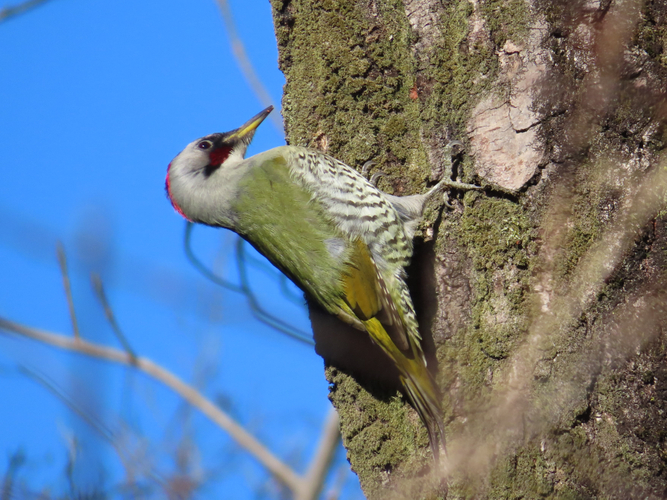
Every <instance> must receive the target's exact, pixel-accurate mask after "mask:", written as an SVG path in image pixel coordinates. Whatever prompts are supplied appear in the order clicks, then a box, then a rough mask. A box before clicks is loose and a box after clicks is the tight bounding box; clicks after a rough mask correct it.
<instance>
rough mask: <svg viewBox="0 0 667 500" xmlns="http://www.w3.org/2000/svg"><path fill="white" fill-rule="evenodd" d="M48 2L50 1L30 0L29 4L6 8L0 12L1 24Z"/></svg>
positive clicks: (24, 3)
mask: <svg viewBox="0 0 667 500" xmlns="http://www.w3.org/2000/svg"><path fill="white" fill-rule="evenodd" d="M48 1H49V0H28V1H27V2H23V3H20V4H18V5H14V6H13V7H5V8H4V9H2V10H0V23H2V22H4V21H7V20H8V19H9V18H10V17H16V16H18V15H19V14H23V13H25V12H27V11H29V10H32V9H34V8H35V7H39V6H40V5H42V4H45V3H46V2H48Z"/></svg>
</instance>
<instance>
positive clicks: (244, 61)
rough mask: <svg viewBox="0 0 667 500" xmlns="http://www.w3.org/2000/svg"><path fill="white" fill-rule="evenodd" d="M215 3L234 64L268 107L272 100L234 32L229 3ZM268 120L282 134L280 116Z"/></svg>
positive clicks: (221, 1) (276, 114) (271, 116)
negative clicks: (236, 64) (218, 8)
mask: <svg viewBox="0 0 667 500" xmlns="http://www.w3.org/2000/svg"><path fill="white" fill-rule="evenodd" d="M217 2H218V7H220V12H221V13H222V19H223V21H224V22H225V28H226V29H227V36H229V44H230V45H231V46H232V52H233V54H234V57H235V58H236V62H237V63H238V65H239V68H240V69H241V72H242V73H243V76H244V77H245V79H246V80H247V81H248V85H250V88H251V89H252V90H253V92H254V93H255V95H256V96H257V98H258V99H259V101H260V102H261V103H262V106H265V107H268V106H269V105H272V104H274V102H273V99H271V96H270V95H269V92H268V91H267V90H266V87H264V85H263V84H262V82H261V80H260V79H259V77H258V76H257V73H256V72H255V68H254V67H253V65H252V63H251V62H250V58H249V57H248V54H247V53H246V50H245V46H244V45H243V41H242V40H241V38H240V37H239V35H238V32H237V31H236V23H235V22H234V16H232V10H231V9H230V7H229V3H228V2H227V0H217ZM269 119H270V120H271V123H273V125H274V126H275V127H276V129H277V130H278V132H280V133H281V134H283V133H284V128H283V120H282V118H281V116H280V113H272V114H271V115H269Z"/></svg>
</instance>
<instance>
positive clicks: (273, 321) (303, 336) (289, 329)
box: [184, 222, 314, 345]
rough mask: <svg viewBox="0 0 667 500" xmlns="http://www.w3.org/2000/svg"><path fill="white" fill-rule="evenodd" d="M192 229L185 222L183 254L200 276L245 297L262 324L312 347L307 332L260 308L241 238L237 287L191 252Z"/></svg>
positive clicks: (190, 224) (238, 250)
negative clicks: (251, 285)
mask: <svg viewBox="0 0 667 500" xmlns="http://www.w3.org/2000/svg"><path fill="white" fill-rule="evenodd" d="M193 229H194V224H193V223H191V222H187V223H186V226H185V237H184V246H185V254H186V256H187V258H188V260H189V261H190V263H191V264H192V265H193V266H194V267H195V268H196V269H197V270H198V271H199V272H200V273H201V274H203V275H204V276H205V277H206V278H207V279H209V280H210V281H212V282H213V283H215V284H217V285H220V286H222V287H224V288H226V289H228V290H231V291H232V292H236V293H241V294H243V295H245V296H246V298H247V300H248V304H249V306H250V310H251V311H252V314H253V316H254V317H255V318H257V319H258V320H259V321H261V322H262V323H264V324H266V325H268V326H270V327H271V328H274V329H276V330H278V331H279V332H281V333H284V334H285V335H287V336H288V337H291V338H293V339H295V340H299V341H301V342H303V343H305V344H308V345H314V342H313V339H312V337H311V336H310V335H309V334H308V333H307V332H304V331H303V330H300V329H298V328H296V327H294V326H292V325H290V324H289V323H287V322H285V321H283V320H281V319H280V318H277V317H275V316H273V315H272V314H270V313H268V312H267V311H265V310H264V308H262V306H261V305H260V303H259V301H258V300H257V297H256V296H255V294H254V292H253V291H252V288H251V287H250V283H249V281H248V275H247V272H246V260H247V258H246V253H245V250H244V246H243V245H244V242H243V239H242V238H240V237H238V239H237V242H236V263H237V266H238V269H239V277H240V280H241V285H240V286H239V285H237V284H235V283H232V282H230V281H227V280H226V279H224V278H221V277H219V276H217V275H216V274H215V273H213V272H212V271H211V270H209V269H208V268H207V267H206V266H205V265H204V264H203V263H202V262H201V261H200V260H199V259H198V258H197V256H196V255H195V254H194V252H193V251H192V244H191V240H192V230H193Z"/></svg>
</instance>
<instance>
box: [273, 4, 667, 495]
mask: <svg viewBox="0 0 667 500" xmlns="http://www.w3.org/2000/svg"><path fill="white" fill-rule="evenodd" d="M272 5H273V12H274V20H275V28H276V34H277V40H278V47H279V52H280V67H281V69H282V70H283V72H284V73H285V76H286V80H287V84H286V87H285V95H284V100H283V113H284V117H285V123H286V131H287V137H288V141H289V143H291V144H298V145H304V146H309V147H315V148H319V149H321V150H323V151H326V152H328V153H330V154H332V155H333V156H335V157H337V158H339V159H341V160H343V161H345V162H346V163H348V164H350V165H352V166H355V167H356V168H361V166H362V165H363V164H364V163H365V162H366V161H368V160H374V161H375V162H376V163H375V166H374V167H372V169H371V171H374V170H381V171H382V172H384V173H385V174H386V176H385V177H383V178H382V179H381V180H380V184H379V186H380V188H382V189H383V190H385V191H387V192H390V193H395V194H412V193H417V192H423V191H424V189H425V188H426V186H427V185H430V184H432V183H433V182H434V181H435V180H436V179H437V178H439V177H440V176H441V175H452V174H453V175H454V176H455V177H459V178H460V179H461V180H463V181H465V182H477V183H481V184H482V185H483V186H484V187H485V191H484V192H482V193H473V192H469V193H458V192H453V193H451V196H450V200H449V201H450V205H449V206H446V205H445V203H444V202H443V201H442V200H436V201H435V202H434V203H432V204H431V206H430V207H429V209H428V210H427V213H426V217H425V222H424V224H423V226H422V230H421V233H420V235H419V238H418V241H417V249H416V253H415V258H414V263H413V265H412V268H411V270H410V272H411V276H412V283H411V287H412V290H413V296H414V297H415V299H416V303H417V307H418V309H419V310H418V313H419V316H420V325H421V330H422V333H423V335H424V337H426V343H427V349H430V351H431V356H432V359H433V360H434V361H435V360H437V363H435V362H433V363H431V366H434V365H435V366H437V380H438V383H439V385H440V387H441V388H442V391H443V402H444V408H445V413H446V421H445V423H446V426H447V427H446V428H447V434H448V456H447V458H446V459H445V460H443V463H442V464H440V466H439V467H433V465H432V464H431V463H430V461H429V457H430V454H429V450H428V443H427V437H426V432H425V431H424V429H423V427H422V426H421V423H420V422H419V419H418V418H417V416H416V413H415V412H414V410H412V409H411V408H410V407H409V406H408V405H406V404H405V402H404V399H403V398H402V397H401V396H400V394H398V393H397V392H396V390H395V389H394V388H392V386H391V385H390V384H386V383H384V382H376V381H374V377H373V376H371V375H369V374H368V373H366V374H364V373H361V374H359V373H356V372H355V370H354V368H353V367H349V366H347V365H346V363H345V357H346V355H347V354H346V353H345V352H342V353H338V357H336V356H328V357H329V359H328V360H327V364H326V376H327V379H328V380H329V382H330V384H331V393H330V397H331V400H332V402H333V404H334V405H335V406H336V408H337V409H338V411H339V413H340V417H341V425H342V429H341V430H342V434H343V439H344V444H345V447H346V448H347V451H348V458H349V460H350V463H351V464H352V468H353V469H354V470H355V471H356V473H357V474H358V475H359V478H360V481H361V485H362V487H363V489H364V492H365V493H366V495H367V496H368V497H369V498H383V499H384V498H393V497H396V498H485V497H488V498H538V497H547V498H549V497H558V498H640V497H641V498H663V497H665V496H667V478H666V477H665V472H666V465H667V442H666V441H665V439H666V438H667V420H666V416H667V414H666V413H665V412H666V411H667V361H666V359H665V355H666V353H667V339H666V338H665V329H664V326H663V325H664V324H666V323H665V320H667V307H666V306H665V304H666V303H667V297H666V296H667V293H666V292H667V290H666V288H667V286H666V285H665V283H667V272H666V267H667V225H666V215H665V192H666V186H667V183H666V181H665V178H666V177H667V166H666V164H665V162H664V161H663V155H662V153H661V150H662V149H663V148H664V145H665V140H666V139H667V136H666V135H665V128H664V121H665V118H666V117H667V102H666V100H665V94H664V90H665V89H666V88H667V50H666V49H667V0H653V1H649V0H647V1H645V2H640V1H638V0H552V1H547V0H532V1H528V0H403V1H401V0H272ZM452 139H458V140H460V141H462V142H464V144H465V152H464V153H463V154H462V155H461V156H460V161H459V162H458V164H457V165H456V168H455V169H454V170H455V171H454V172H453V173H452V172H448V171H447V158H446V155H445V152H444V146H445V145H446V144H447V143H448V142H449V141H450V140H452ZM316 330H317V328H316ZM316 335H317V331H316ZM358 336H359V334H358V333H357V337H358ZM341 342H343V341H341ZM318 350H319V351H320V352H322V351H323V348H322V345H320V346H318ZM355 350H356V349H355ZM371 350H372V349H371ZM324 354H325V355H326V352H324ZM372 355H373V354H372V353H371V354H369V356H372ZM341 358H342V359H341ZM373 369H375V368H373Z"/></svg>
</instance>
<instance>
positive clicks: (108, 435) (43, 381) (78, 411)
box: [19, 366, 169, 488]
mask: <svg viewBox="0 0 667 500" xmlns="http://www.w3.org/2000/svg"><path fill="white" fill-rule="evenodd" d="M19 371H20V372H22V373H23V374H24V375H25V376H27V377H28V378H31V379H32V380H34V381H35V382H37V383H38V384H39V385H41V386H42V387H44V388H45V389H46V390H47V391H49V392H50V393H51V394H53V395H54V396H55V397H56V398H57V399H59V400H60V401H61V402H62V403H63V404H64V405H65V406H67V407H68V408H69V409H70V411H71V412H72V413H74V414H75V415H77V416H78V417H79V418H80V419H81V420H83V421H84V422H85V423H86V424H88V425H89V426H90V427H91V428H92V429H93V430H94V431H95V432H97V433H98V434H99V435H100V436H101V437H102V438H103V439H104V440H105V441H107V442H108V443H109V445H110V446H111V447H112V448H113V449H114V450H115V451H116V454H117V455H118V458H119V460H120V461H121V463H122V464H123V467H124V469H125V471H126V473H128V474H130V473H131V471H132V465H131V462H132V457H131V456H130V454H129V453H128V452H127V451H126V450H125V449H124V448H123V447H122V446H121V444H120V439H119V438H118V436H116V435H115V434H114V432H113V431H112V430H111V429H110V428H109V427H108V426H107V425H106V424H105V423H104V422H103V421H102V420H101V419H100V418H98V417H95V416H94V415H93V414H92V413H90V412H88V411H86V410H85V409H83V408H81V407H80V406H79V405H77V404H76V403H75V401H74V399H72V398H71V397H69V396H68V395H67V394H65V391H64V390H62V389H61V388H60V387H58V386H57V385H56V383H55V382H52V381H51V380H49V379H48V378H47V377H46V375H43V374H41V373H38V372H37V371H35V370H33V369H31V368H28V367H25V366H20V367H19ZM147 476H148V477H150V478H151V479H152V480H154V481H155V482H156V483H158V484H159V485H160V486H162V487H166V488H168V487H169V483H168V482H167V481H166V480H165V478H163V477H161V475H160V474H159V473H157V472H155V471H153V468H152V467H150V468H149V470H148V472H147Z"/></svg>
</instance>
